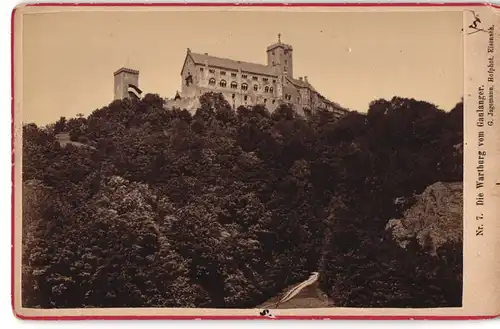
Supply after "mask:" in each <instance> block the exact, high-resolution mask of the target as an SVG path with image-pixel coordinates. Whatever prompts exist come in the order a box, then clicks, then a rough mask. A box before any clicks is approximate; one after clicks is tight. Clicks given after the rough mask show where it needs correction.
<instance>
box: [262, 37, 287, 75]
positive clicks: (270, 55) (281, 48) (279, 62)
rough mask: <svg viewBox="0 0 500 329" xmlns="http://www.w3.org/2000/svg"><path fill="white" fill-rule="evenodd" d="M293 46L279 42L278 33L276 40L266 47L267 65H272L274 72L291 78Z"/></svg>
mask: <svg viewBox="0 0 500 329" xmlns="http://www.w3.org/2000/svg"><path fill="white" fill-rule="evenodd" d="M292 54H293V48H292V46H290V45H287V44H284V43H282V42H281V34H278V42H276V43H274V44H272V45H270V46H269V47H267V65H268V66H270V67H274V68H275V70H276V74H280V75H281V74H283V75H286V76H288V77H290V78H293V56H292Z"/></svg>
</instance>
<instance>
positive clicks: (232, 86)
mask: <svg viewBox="0 0 500 329" xmlns="http://www.w3.org/2000/svg"><path fill="white" fill-rule="evenodd" d="M231 88H232V89H236V88H238V84H237V83H236V82H234V81H233V82H231Z"/></svg>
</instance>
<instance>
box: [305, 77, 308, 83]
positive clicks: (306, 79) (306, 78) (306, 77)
mask: <svg viewBox="0 0 500 329" xmlns="http://www.w3.org/2000/svg"><path fill="white" fill-rule="evenodd" d="M304 81H305V82H306V83H308V81H307V75H306V76H305V77H304Z"/></svg>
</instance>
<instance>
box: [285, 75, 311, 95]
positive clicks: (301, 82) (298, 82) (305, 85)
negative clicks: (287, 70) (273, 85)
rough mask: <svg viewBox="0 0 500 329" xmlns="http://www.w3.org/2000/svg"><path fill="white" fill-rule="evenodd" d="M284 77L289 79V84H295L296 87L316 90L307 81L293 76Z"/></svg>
mask: <svg viewBox="0 0 500 329" xmlns="http://www.w3.org/2000/svg"><path fill="white" fill-rule="evenodd" d="M286 78H287V79H288V81H290V83H291V84H293V85H295V86H296V87H299V88H308V89H311V90H312V91H315V92H317V91H316V89H314V87H313V86H312V85H311V84H310V83H309V82H307V81H304V80H300V79H295V78H290V77H288V76H287V77H286Z"/></svg>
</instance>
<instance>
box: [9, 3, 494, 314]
mask: <svg viewBox="0 0 500 329" xmlns="http://www.w3.org/2000/svg"><path fill="white" fill-rule="evenodd" d="M24 5H25V6H30V7H41V6H46V7H48V6H56V7H70V6H79V7H97V6H122V7H161V6H163V7H175V6H177V7H188V6H198V7H229V6H240V7H278V6H285V7H300V6H302V7H376V6H377V7H416V6H420V7H459V6H462V7H469V6H489V7H494V8H500V5H496V4H492V3H487V2H464V3H230V2H227V3H207V2H199V3H56V2H54V3H31V4H24ZM16 9H17V7H15V8H13V9H12V14H11V180H12V186H11V207H12V208H11V305H12V310H13V313H14V316H15V317H16V318H18V319H21V320H48V321H51V320H263V319H271V318H264V317H262V316H245V315H243V316H238V315H235V316H203V315H200V316H191V315H190V316H183V315H178V316H175V315H173V316H161V315H158V316H148V315H146V316H139V315H137V316H131V315H130V316H127V315H125V316H116V315H96V316H92V315H89V316H85V315H83V316H25V315H22V314H20V313H17V310H16V305H15V300H14V295H15V284H14V279H15V271H14V266H15V252H14V239H15V232H14V228H15V167H14V160H15V153H14V151H15V148H14V145H15V141H14V130H15V124H14V122H15V121H14V119H15V97H14V18H15V13H16ZM497 317H500V314H497V315H479V316H467V315H465V316H410V315H389V316H376V315H353V316H349V315H332V316H315V315H313V316H307V315H303V316H300V315H299V316H286V315H284V316H277V317H276V318H275V320H486V319H494V318H497ZM271 320H272V319H271Z"/></svg>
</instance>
